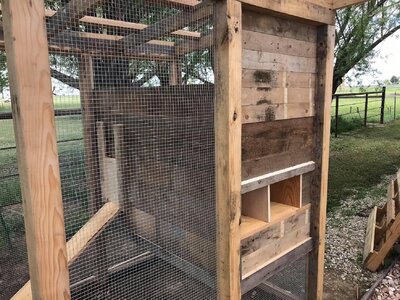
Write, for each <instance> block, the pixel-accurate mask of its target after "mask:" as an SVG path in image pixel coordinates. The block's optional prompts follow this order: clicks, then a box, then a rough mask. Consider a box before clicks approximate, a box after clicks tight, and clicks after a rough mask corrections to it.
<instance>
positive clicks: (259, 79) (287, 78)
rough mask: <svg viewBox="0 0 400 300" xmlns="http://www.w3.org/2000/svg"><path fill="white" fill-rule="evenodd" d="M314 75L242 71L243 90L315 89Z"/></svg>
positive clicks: (260, 70)
mask: <svg viewBox="0 0 400 300" xmlns="http://www.w3.org/2000/svg"><path fill="white" fill-rule="evenodd" d="M315 78H316V74H315V73H298V72H286V71H284V72H278V71H272V70H263V69H243V70H242V87H243V88H271V89H272V88H287V89H291V88H315Z"/></svg>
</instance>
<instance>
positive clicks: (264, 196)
mask: <svg viewBox="0 0 400 300" xmlns="http://www.w3.org/2000/svg"><path fill="white" fill-rule="evenodd" d="M242 215H245V216H248V217H251V218H254V219H257V220H260V221H264V222H269V221H270V218H271V217H270V209H269V187H268V186H266V187H261V188H259V189H256V190H253V191H250V192H247V193H245V194H242Z"/></svg>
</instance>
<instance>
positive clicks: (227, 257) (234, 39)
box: [214, 0, 242, 300]
mask: <svg viewBox="0 0 400 300" xmlns="http://www.w3.org/2000/svg"><path fill="white" fill-rule="evenodd" d="M214 18H215V19H214V26H215V27H214V38H215V40H214V46H215V53H214V57H215V66H216V68H215V78H216V82H215V88H216V90H215V114H214V117H215V122H214V123H215V164H216V166H215V167H216V201H217V203H216V209H217V212H216V213H217V291H218V299H219V300H229V299H231V300H236V299H240V297H241V292H240V229H239V222H240V215H241V208H240V204H241V203H240V202H241V195H240V184H241V168H240V166H241V165H240V164H241V69H242V66H241V59H242V53H241V50H242V49H241V47H242V7H241V4H240V2H238V1H235V0H224V1H217V2H216V3H215V10H214Z"/></svg>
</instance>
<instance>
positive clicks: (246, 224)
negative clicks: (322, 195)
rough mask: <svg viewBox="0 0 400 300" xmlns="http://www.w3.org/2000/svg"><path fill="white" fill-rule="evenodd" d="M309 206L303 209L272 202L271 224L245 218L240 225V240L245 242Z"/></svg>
mask: <svg viewBox="0 0 400 300" xmlns="http://www.w3.org/2000/svg"><path fill="white" fill-rule="evenodd" d="M307 208H309V205H305V206H303V207H302V208H297V207H293V206H290V205H286V204H281V203H276V202H271V222H263V221H260V220H257V219H254V218H251V217H247V216H243V215H242V218H241V224H240V239H241V240H243V239H245V238H247V237H249V236H252V235H254V234H256V233H257V232H260V231H261V230H263V229H265V228H267V227H269V226H271V225H272V224H275V223H277V222H280V221H282V220H284V219H286V218H287V217H289V216H291V215H294V214H295V213H296V212H297V211H298V210H300V209H307Z"/></svg>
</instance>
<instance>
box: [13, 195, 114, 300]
mask: <svg viewBox="0 0 400 300" xmlns="http://www.w3.org/2000/svg"><path fill="white" fill-rule="evenodd" d="M118 211H119V206H118V204H116V203H112V202H109V203H106V204H104V206H103V207H102V208H101V209H100V210H99V211H98V212H97V213H96V214H95V215H94V216H93V217H92V218H91V219H89V221H88V222H87V223H86V224H85V225H83V226H82V228H81V229H79V230H78V231H77V232H76V233H75V234H74V236H73V237H72V238H71V239H70V240H69V241H68V243H67V254H68V258H67V260H68V265H71V264H72V263H73V262H74V261H75V260H76V259H77V258H78V257H79V255H80V254H81V253H82V252H83V251H84V250H85V249H86V248H87V247H88V246H89V245H90V244H91V242H92V241H93V240H94V239H95V238H96V236H98V235H99V234H100V232H102V231H103V229H104V228H105V226H106V225H107V224H108V223H110V222H111V221H112V220H113V219H114V218H115V216H116V215H117V213H118ZM11 299H12V300H29V299H32V289H31V281H28V282H27V283H26V284H25V285H24V286H23V287H22V288H21V289H20V290H19V291H18V292H17V293H16V294H15V295H14V296H13V297H12V298H11Z"/></svg>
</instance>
